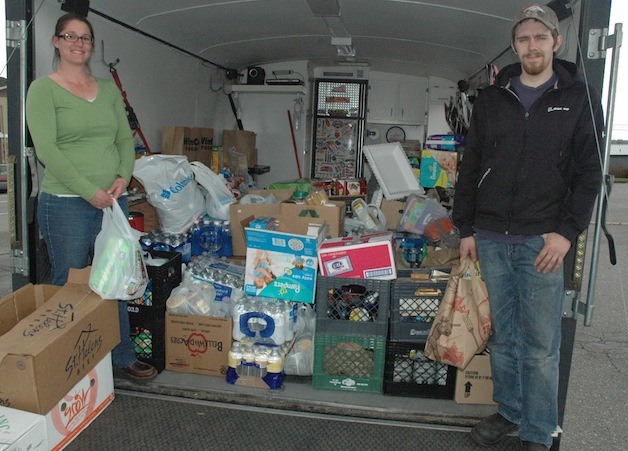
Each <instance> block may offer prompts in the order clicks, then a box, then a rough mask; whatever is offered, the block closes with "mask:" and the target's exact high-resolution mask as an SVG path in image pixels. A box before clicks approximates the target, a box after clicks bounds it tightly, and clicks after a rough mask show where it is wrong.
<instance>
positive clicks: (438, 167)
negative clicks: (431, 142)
mask: <svg viewBox="0 0 628 451" xmlns="http://www.w3.org/2000/svg"><path fill="white" fill-rule="evenodd" d="M457 176H458V152H453V151H448V150H432V149H425V150H423V152H421V171H420V176H419V184H420V185H421V186H422V187H423V188H433V187H435V186H442V187H443V188H453V187H455V186H456V178H457Z"/></svg>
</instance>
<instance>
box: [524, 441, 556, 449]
mask: <svg viewBox="0 0 628 451" xmlns="http://www.w3.org/2000/svg"><path fill="white" fill-rule="evenodd" d="M521 445H522V446H523V449H529V450H531V451H547V450H548V449H549V446H545V445H544V444H542V443H533V442H524V441H521Z"/></svg>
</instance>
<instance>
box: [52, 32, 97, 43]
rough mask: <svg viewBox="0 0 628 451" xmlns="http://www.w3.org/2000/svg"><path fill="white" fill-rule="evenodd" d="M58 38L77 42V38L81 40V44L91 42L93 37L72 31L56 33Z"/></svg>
mask: <svg viewBox="0 0 628 451" xmlns="http://www.w3.org/2000/svg"><path fill="white" fill-rule="evenodd" d="M57 37H58V38H63V39H65V40H66V41H68V42H77V41H78V40H79V39H80V40H81V41H83V44H93V43H94V38H92V37H91V36H89V35H86V34H85V35H83V36H79V35H76V34H74V33H63V34H58V35H57Z"/></svg>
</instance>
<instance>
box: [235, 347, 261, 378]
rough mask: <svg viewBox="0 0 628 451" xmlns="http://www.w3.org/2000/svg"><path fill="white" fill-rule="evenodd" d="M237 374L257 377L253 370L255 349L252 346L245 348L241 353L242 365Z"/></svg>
mask: <svg viewBox="0 0 628 451" xmlns="http://www.w3.org/2000/svg"><path fill="white" fill-rule="evenodd" d="M238 374H240V375H242V376H257V371H256V369H255V349H254V348H253V346H246V347H245V348H244V350H243V351H242V365H240V371H239V372H238Z"/></svg>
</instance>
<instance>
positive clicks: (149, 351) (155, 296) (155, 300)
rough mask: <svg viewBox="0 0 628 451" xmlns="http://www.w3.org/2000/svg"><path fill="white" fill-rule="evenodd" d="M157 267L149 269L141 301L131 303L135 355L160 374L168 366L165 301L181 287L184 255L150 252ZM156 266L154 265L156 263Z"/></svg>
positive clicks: (130, 319)
mask: <svg viewBox="0 0 628 451" xmlns="http://www.w3.org/2000/svg"><path fill="white" fill-rule="evenodd" d="M149 253H150V255H151V257H152V258H153V259H158V260H157V262H156V263H158V264H150V260H149V264H147V265H146V270H147V272H148V279H149V281H148V285H147V287H146V291H145V292H144V295H143V296H142V297H141V298H138V299H134V300H132V301H129V302H128V305H127V310H128V312H129V323H130V325H131V341H132V342H133V346H134V349H135V355H136V356H137V359H138V360H140V361H141V362H145V363H148V364H150V365H153V366H154V367H155V368H157V371H159V372H161V371H162V370H163V369H164V368H165V364H166V354H165V353H166V342H165V331H166V329H165V322H166V301H167V300H168V297H170V293H171V292H172V290H173V289H174V288H176V287H178V286H179V284H180V283H181V253H179V252H167V251H149ZM153 263H154V262H153Z"/></svg>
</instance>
